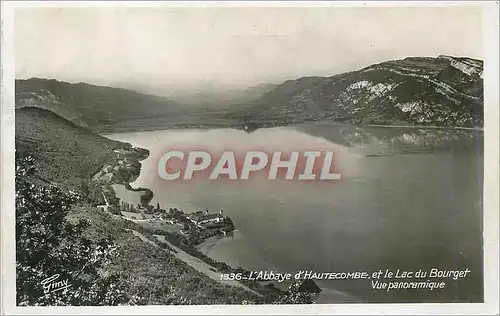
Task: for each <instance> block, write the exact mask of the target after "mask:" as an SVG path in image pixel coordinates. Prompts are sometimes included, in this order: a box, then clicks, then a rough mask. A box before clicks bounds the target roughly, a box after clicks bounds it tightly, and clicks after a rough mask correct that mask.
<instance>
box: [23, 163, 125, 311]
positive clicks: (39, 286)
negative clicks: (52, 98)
mask: <svg viewBox="0 0 500 316" xmlns="http://www.w3.org/2000/svg"><path fill="white" fill-rule="evenodd" d="M36 177H37V176H36V173H35V169H34V159H33V158H31V157H29V156H28V157H16V178H15V179H16V239H17V242H16V296H17V303H18V305H117V304H122V303H125V302H128V301H129V300H130V298H129V297H128V296H127V295H126V294H125V293H126V292H125V289H124V288H123V287H121V286H119V285H117V283H116V280H117V275H116V274H114V273H107V274H106V275H102V274H101V271H102V270H103V269H104V268H105V267H106V266H107V265H108V264H109V263H110V261H111V260H112V259H113V258H114V257H115V256H116V253H117V251H118V247H117V245H116V244H115V243H114V241H113V238H112V237H111V236H104V237H102V238H101V239H99V240H97V241H95V240H91V239H89V238H87V237H85V231H86V230H87V229H88V228H89V226H90V223H89V222H88V221H85V220H79V221H77V222H76V223H70V222H69V221H68V220H67V218H66V216H67V214H68V212H69V211H70V209H71V208H72V207H74V206H75V205H78V204H79V203H82V202H84V199H83V198H82V197H81V195H79V194H78V193H77V192H75V191H64V190H62V189H60V188H59V187H57V186H55V185H53V184H46V185H41V184H39V183H37V182H36V181H35V180H34V179H36ZM56 275H57V276H58V278H57V281H62V280H68V284H69V287H68V288H66V289H64V293H63V294H64V295H60V293H59V292H54V293H51V292H50V291H47V289H49V290H50V288H48V287H47V283H46V282H44V280H46V279H47V278H49V277H54V276H56ZM44 286H45V287H44Z"/></svg>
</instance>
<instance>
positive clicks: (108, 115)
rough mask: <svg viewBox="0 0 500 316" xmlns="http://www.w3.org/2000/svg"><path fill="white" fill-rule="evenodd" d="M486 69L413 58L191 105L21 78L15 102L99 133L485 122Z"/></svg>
mask: <svg viewBox="0 0 500 316" xmlns="http://www.w3.org/2000/svg"><path fill="white" fill-rule="evenodd" d="M482 72H483V62H482V61H480V60H476V59H471V58H466V57H451V56H444V55H443V56H439V57H438V58H430V57H409V58H406V59H403V60H395V61H387V62H384V63H380V64H376V65H372V66H369V67H366V68H363V69H361V70H357V71H352V72H347V73H343V74H338V75H335V76H331V77H303V78H299V79H294V80H288V81H285V82H284V83H282V84H280V85H274V84H263V85H259V86H256V87H252V88H249V89H246V90H242V91H221V92H220V94H218V95H217V94H216V93H214V94H210V95H205V94H200V95H193V96H192V97H191V98H186V99H185V100H184V101H185V102H186V104H181V103H179V102H176V101H172V100H170V99H167V98H164V97H159V96H153V95H148V94H141V93H138V92H135V91H131V90H125V89H118V88H111V87H101V86H94V85H90V84H85V83H78V84H71V83H66V82H59V81H56V80H48V79H38V78H32V79H28V80H16V107H17V108H21V107H26V106H35V107H39V108H45V109H48V110H50V111H53V112H54V113H57V114H59V115H60V116H62V117H64V118H66V119H68V120H70V121H71V122H73V123H75V124H77V125H79V126H84V127H88V128H90V129H92V130H95V131H103V130H105V131H122V130H123V129H126V130H145V129H162V128H164V129H166V128H174V127H177V128H178V127H206V126H210V127H234V126H241V125H242V124H244V123H247V122H252V123H253V124H255V125H257V126H258V127H266V126H277V125H286V124H292V123H299V122H303V121H322V120H326V121H334V122H343V123H350V124H381V125H436V126H457V127H482V126H483V79H482ZM178 101H179V100H178ZM193 102H195V103H197V105H198V106H193ZM203 102H204V103H203ZM217 102H220V103H221V104H222V103H224V102H225V103H233V104H232V105H231V106H229V105H228V106H226V107H225V108H224V107H223V108H224V109H216V110H214V108H213V107H212V110H210V109H204V108H203V106H200V105H202V104H212V105H213V104H215V103H217Z"/></svg>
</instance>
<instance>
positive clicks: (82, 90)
mask: <svg viewBox="0 0 500 316" xmlns="http://www.w3.org/2000/svg"><path fill="white" fill-rule="evenodd" d="M26 106H36V107H39V108H44V109H47V110H50V111H53V112H54V113H57V114H59V115H60V116H62V117H64V118H66V119H67V120H69V121H71V122H73V123H75V124H77V125H79V126H85V127H89V128H90V129H99V128H100V127H103V126H106V125H113V124H116V123H119V122H127V121H130V120H136V119H147V118H151V119H152V118H158V117H165V116H168V117H173V116H176V115H179V114H181V113H183V112H184V111H185V110H186V109H185V107H184V106H182V105H181V104H179V103H177V102H174V101H171V100H168V99H166V98H163V97H159V96H153V95H147V94H141V93H137V92H135V91H131V90H125V89H118V88H111V87H103V86H94V85H90V84H86V83H77V84H71V83H67V82H60V81H57V80H48V79H39V78H31V79H28V80H16V108H21V107H26Z"/></svg>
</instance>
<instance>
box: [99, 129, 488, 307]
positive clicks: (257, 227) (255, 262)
mask: <svg viewBox="0 0 500 316" xmlns="http://www.w3.org/2000/svg"><path fill="white" fill-rule="evenodd" d="M107 137H110V138H113V139H116V140H120V141H125V142H129V143H131V144H132V145H134V146H139V147H142V148H147V149H149V150H150V156H149V157H148V158H147V159H146V160H144V161H143V162H142V171H141V175H140V176H139V178H138V179H137V180H136V181H135V182H134V183H133V184H132V186H134V187H139V186H140V187H147V188H150V189H152V190H153V192H154V198H153V201H152V203H153V204H154V205H156V203H157V202H158V203H160V205H161V206H162V208H168V207H180V208H182V209H183V210H184V211H185V212H194V211H197V210H204V209H206V208H208V209H210V210H211V211H212V212H218V211H219V209H223V210H224V214H225V215H228V216H230V217H231V218H232V220H233V222H234V223H235V225H236V228H237V230H238V231H237V232H236V234H235V236H234V237H232V238H226V239H223V240H221V241H220V242H218V243H217V244H216V245H215V246H213V247H212V248H211V249H210V251H209V255H210V256H211V257H212V258H214V259H216V260H220V261H224V262H226V263H228V264H229V265H231V266H234V267H236V266H241V267H243V268H246V269H251V270H261V269H263V270H272V271H276V272H290V273H296V272H298V271H299V270H313V271H315V272H355V271H367V272H369V273H370V275H371V273H372V272H374V271H378V270H379V269H382V270H385V269H390V270H394V271H396V270H397V269H401V270H406V271H415V270H418V269H422V270H424V271H428V270H430V269H431V268H438V269H441V270H463V269H466V268H469V269H470V270H471V273H469V274H468V276H467V277H466V278H463V279H459V280H457V281H454V280H449V279H448V280H445V281H446V286H445V288H444V289H439V290H433V291H431V290H429V289H406V290H404V289H399V290H392V291H390V292H387V291H382V290H373V289H372V285H371V280H356V281H352V280H349V281H339V280H328V281H320V282H318V285H320V286H321V287H322V288H328V289H335V290H339V291H342V292H344V293H348V294H350V295H352V296H354V297H356V298H358V299H360V300H361V301H364V302H479V301H482V299H483V291H482V271H481V270H482V205H483V203H482V181H483V132H482V131H475V130H458V129H436V128H404V127H398V128H396V127H394V128H388V127H359V126H358V127H356V126H349V125H339V124H328V123H304V124H299V125H295V126H287V127H277V128H270V129H259V130H256V131H254V132H252V133H246V132H244V131H241V130H233V129H213V130H159V131H150V132H136V133H123V134H113V135H107ZM180 147H182V148H193V149H199V148H204V149H208V150H211V151H222V150H239V151H244V150H252V149H255V148H260V149H265V150H268V151H274V150H282V151H287V150H304V149H316V150H331V151H333V152H334V153H335V160H334V163H335V166H336V168H337V169H338V170H339V171H340V172H341V173H342V177H343V179H342V180H340V181H326V182H325V181H312V182H311V181H306V182H301V181H295V180H281V179H277V180H267V179H264V178H259V177H257V178H253V179H251V180H247V181H245V180H238V181H230V180H226V179H224V180H204V179H195V180H176V181H166V180H163V179H161V178H160V177H159V175H158V172H157V162H158V160H159V159H160V157H161V156H162V155H163V153H165V152H166V151H167V150H169V149H171V148H180ZM427 279H429V278H426V279H422V281H425V280H427Z"/></svg>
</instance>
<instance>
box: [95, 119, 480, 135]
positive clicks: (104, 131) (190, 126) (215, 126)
mask: <svg viewBox="0 0 500 316" xmlns="http://www.w3.org/2000/svg"><path fill="white" fill-rule="evenodd" d="M305 123H322V124H331V125H349V126H355V127H383V128H384V127H386V128H419V129H426V128H428V129H452V130H470V131H483V132H484V127H463V126H440V125H390V124H349V123H343V122H334V121H328V120H318V121H301V122H292V123H289V124H274V123H273V122H262V124H263V125H262V126H259V127H258V128H256V130H258V129H268V128H276V127H286V126H293V125H300V124H305ZM241 125H242V124H217V123H214V124H185V125H182V124H181V125H175V124H172V125H161V126H154V125H152V126H147V127H141V128H134V127H117V128H111V129H107V128H96V130H95V133H97V134H99V135H101V136H103V137H107V136H108V135H113V134H126V133H141V132H153V131H175V130H210V129H235V130H241V131H245V130H244V129H243V128H242V126H241Z"/></svg>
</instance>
